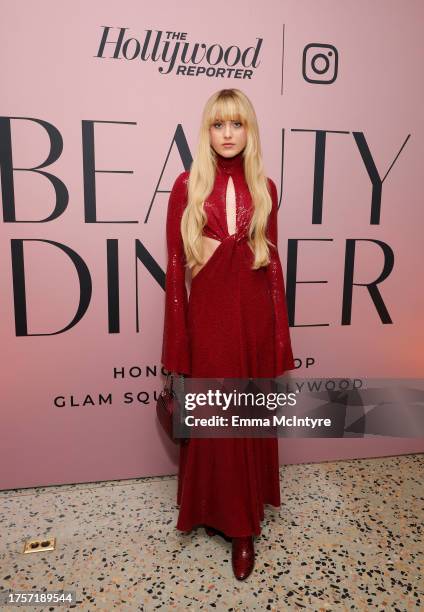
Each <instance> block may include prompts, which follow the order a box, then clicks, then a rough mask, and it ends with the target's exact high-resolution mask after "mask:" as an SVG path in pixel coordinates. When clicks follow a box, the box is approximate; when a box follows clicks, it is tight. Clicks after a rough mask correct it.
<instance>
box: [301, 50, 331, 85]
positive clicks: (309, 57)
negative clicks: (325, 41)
mask: <svg viewBox="0 0 424 612" xmlns="http://www.w3.org/2000/svg"><path fill="white" fill-rule="evenodd" d="M338 56H339V54H338V52H337V49H336V47H333V45H321V44H319V43H310V44H309V45H306V47H305V48H304V49H303V58H302V72H303V78H304V79H305V81H308V83H322V84H324V85H329V84H330V83H333V82H334V81H335V80H336V78H337V66H338Z"/></svg>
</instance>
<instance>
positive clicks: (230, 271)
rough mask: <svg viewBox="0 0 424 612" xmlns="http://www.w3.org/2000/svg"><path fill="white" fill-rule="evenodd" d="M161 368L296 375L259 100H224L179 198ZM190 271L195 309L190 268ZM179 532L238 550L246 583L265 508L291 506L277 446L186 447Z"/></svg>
mask: <svg viewBox="0 0 424 612" xmlns="http://www.w3.org/2000/svg"><path fill="white" fill-rule="evenodd" d="M166 232H167V245H168V266H167V272H166V302H165V322H164V336H163V350H162V363H163V365H164V367H165V368H166V369H167V370H168V371H172V372H174V373H176V374H184V375H186V376H191V377H198V378H211V377H220V378H249V377H252V378H255V377H256V378H273V377H275V376H279V375H281V374H283V373H284V372H285V371H286V370H292V369H294V367H295V365H294V360H293V354H292V348H291V343H290V333H289V327H288V320H287V307H286V301H285V285H284V279H283V272H282V268H281V262H280V259H279V255H278V250H277V189H276V186H275V183H274V182H273V181H272V180H271V179H267V178H266V176H265V175H264V173H263V168H262V157H261V146H260V138H259V130H258V124H257V119H256V115H255V111H254V109H253V106H252V104H251V102H250V100H249V99H248V98H247V97H246V95H245V94H244V93H242V92H241V91H240V90H238V89H224V90H221V91H218V92H217V93H215V94H214V95H212V96H211V98H210V99H209V100H208V101H207V103H206V106H205V108H204V111H203V116H202V124H201V130H200V138H199V143H198V148H197V151H196V154H195V157H194V160H193V163H192V165H191V169H190V172H182V173H181V174H180V175H179V176H178V177H177V179H176V181H175V183H174V186H173V188H172V191H171V194H170V198H169V204H168V213H167V227H166ZM186 268H188V269H189V270H190V271H191V288H190V298H189V300H188V298H187V290H186V284H185V269H186ZM177 504H179V506H180V510H179V516H178V521H177V528H178V529H180V530H182V531H190V530H191V529H192V528H193V527H195V526H196V525H205V526H206V531H207V533H208V535H214V534H215V533H219V532H220V533H221V534H224V536H226V537H227V538H231V539H232V565H233V570H234V574H235V576H236V578H238V579H239V580H243V579H245V578H246V577H247V576H248V575H249V574H250V573H251V571H252V569H253V565H254V546H253V536H254V535H259V534H260V533H261V527H260V521H262V520H263V518H264V504H272V505H273V506H276V507H278V506H280V486H279V462H278V440H277V439H276V438H253V439H252V438H235V439H233V438H231V439H230V438H211V439H209V438H208V439H205V438H192V439H190V441H189V443H188V444H187V445H182V446H181V447H180V462H179V474H178V493H177Z"/></svg>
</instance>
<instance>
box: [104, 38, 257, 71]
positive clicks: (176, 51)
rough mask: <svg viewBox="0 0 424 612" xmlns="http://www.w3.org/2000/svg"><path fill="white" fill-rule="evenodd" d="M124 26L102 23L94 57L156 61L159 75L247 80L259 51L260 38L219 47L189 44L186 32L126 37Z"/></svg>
mask: <svg viewBox="0 0 424 612" xmlns="http://www.w3.org/2000/svg"><path fill="white" fill-rule="evenodd" d="M127 30H128V28H114V27H110V26H103V33H102V37H101V40H100V45H99V49H98V51H97V54H96V55H95V56H94V57H99V58H102V59H118V60H122V59H124V60H141V61H143V62H147V61H151V62H159V63H160V66H159V68H158V71H159V72H160V73H161V74H170V73H171V72H173V71H174V69H175V74H178V75H183V76H199V75H202V74H203V75H205V76H208V77H221V78H233V79H251V78H252V75H253V69H255V68H257V67H258V66H259V64H260V61H258V57H259V51H260V49H261V46H262V41H263V39H262V38H257V39H256V41H257V42H256V45H255V46H252V47H246V48H245V49H244V50H242V49H241V48H239V47H238V46H237V45H230V46H229V47H223V46H222V45H220V44H218V43H214V44H211V45H207V44H205V43H203V42H202V43H199V42H195V43H192V42H190V41H188V40H187V32H173V31H162V30H156V31H155V33H154V34H153V31H152V30H145V35H144V37H143V39H142V40H141V41H140V40H138V39H137V38H134V37H129V36H128V34H127Z"/></svg>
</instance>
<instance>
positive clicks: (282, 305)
mask: <svg viewBox="0 0 424 612" xmlns="http://www.w3.org/2000/svg"><path fill="white" fill-rule="evenodd" d="M268 182H269V185H270V194H271V200H272V209H271V213H270V215H269V217H268V226H267V232H266V235H267V237H268V239H269V240H271V242H272V243H273V244H275V247H272V246H269V250H270V263H269V264H268V266H267V268H266V271H267V277H268V282H269V287H270V291H271V295H272V299H273V303H274V315H275V343H274V344H275V374H274V376H280V375H281V374H283V373H284V372H285V371H286V370H293V369H294V368H295V367H296V366H295V363H294V359H293V352H292V346H291V340H290V329H289V323H288V315H287V302H286V288H285V283H284V276H283V270H282V266H281V261H280V256H279V253H278V229H277V212H278V196H277V188H276V186H275V183H274V181H273V180H272V179H268Z"/></svg>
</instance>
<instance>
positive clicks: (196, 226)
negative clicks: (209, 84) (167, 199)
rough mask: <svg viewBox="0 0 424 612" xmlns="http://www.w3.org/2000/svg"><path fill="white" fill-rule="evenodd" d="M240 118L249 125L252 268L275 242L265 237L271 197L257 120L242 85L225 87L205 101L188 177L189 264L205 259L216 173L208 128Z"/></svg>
mask: <svg viewBox="0 0 424 612" xmlns="http://www.w3.org/2000/svg"><path fill="white" fill-rule="evenodd" d="M218 119H219V120H220V121H240V122H241V123H242V124H243V125H244V126H245V127H246V134H247V142H246V146H245V148H244V150H243V163H244V175H245V178H246V183H247V185H248V187H249V191H250V194H251V196H252V203H253V208H254V210H253V215H252V219H251V222H250V225H249V230H248V244H249V246H250V249H251V251H252V253H253V254H254V261H253V266H252V269H253V270H256V269H258V268H260V267H262V266H266V265H267V264H268V263H269V261H270V259H269V247H268V244H271V245H272V242H270V241H269V240H268V238H267V237H266V226H267V221H268V215H269V213H270V212H271V208H272V201H271V196H270V193H269V191H268V182H267V179H266V176H265V174H264V170H263V162H262V151H261V144H260V137H259V128H258V122H257V119H256V114H255V110H254V108H253V105H252V103H251V102H250V100H249V98H248V97H247V96H246V95H245V94H244V93H243V92H242V91H240V90H239V89H222V90H220V91H218V92H216V93H214V94H213V95H212V96H211V97H210V98H209V100H208V101H207V102H206V105H205V108H204V110H203V114H202V121H201V126H200V135H199V141H198V146H197V151H196V153H195V156H194V159H193V163H192V165H191V168H190V176H189V180H188V202H187V206H186V208H185V210H184V213H183V215H182V219H181V235H182V238H183V242H184V252H185V256H186V261H187V266H188V267H189V268H192V267H194V266H195V265H196V264H202V263H203V259H202V258H203V252H202V230H203V227H204V226H205V224H206V222H207V217H206V213H205V211H204V207H203V202H204V200H205V199H206V198H207V197H208V195H209V194H210V193H211V192H212V189H213V186H214V182H215V176H216V166H217V162H216V153H215V151H214V149H213V148H212V146H211V144H210V136H209V128H210V126H211V125H212V124H213V123H215V122H216V121H217V120H218Z"/></svg>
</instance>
